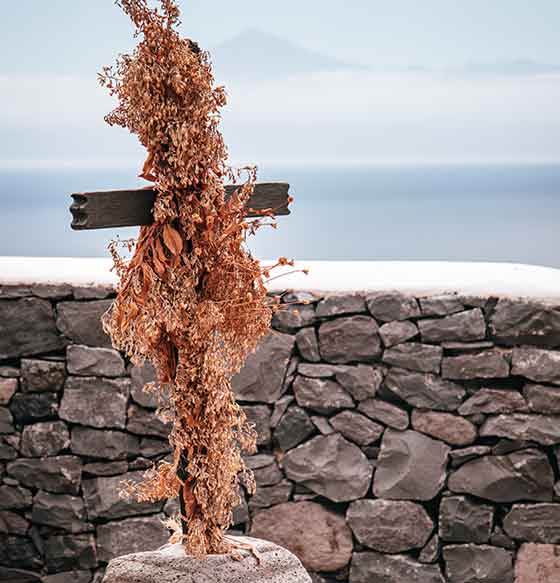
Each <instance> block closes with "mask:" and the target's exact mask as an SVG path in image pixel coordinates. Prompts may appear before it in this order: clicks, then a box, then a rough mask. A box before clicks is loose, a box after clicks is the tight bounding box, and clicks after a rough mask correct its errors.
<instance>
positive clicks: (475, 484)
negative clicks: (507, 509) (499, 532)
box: [448, 449, 554, 502]
mask: <svg viewBox="0 0 560 583" xmlns="http://www.w3.org/2000/svg"><path fill="white" fill-rule="evenodd" d="M553 486H554V474H553V472H552V468H551V466H550V463H549V461H548V458H547V456H546V455H545V454H544V453H542V452H540V451H537V450H533V449H528V450H524V451H518V452H515V453H512V454H509V455H506V456H493V455H488V456H485V457H482V458H480V459H477V460H474V461H472V462H468V463H466V464H464V465H462V466H461V467H460V468H459V469H458V470H456V471H455V472H454V473H453V474H451V477H450V478H449V482H448V487H449V489H450V490H451V491H452V492H457V493H460V494H472V495H473V496H477V497H479V498H484V499H486V500H492V501H493V502H515V501H517V500H536V501H543V502H547V501H550V500H552V487H553Z"/></svg>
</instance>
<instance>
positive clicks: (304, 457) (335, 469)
mask: <svg viewBox="0 0 560 583" xmlns="http://www.w3.org/2000/svg"><path fill="white" fill-rule="evenodd" d="M284 471H285V472H286V476H287V477H288V478H289V479H290V480H292V481H294V482H297V483H298V484H302V485H304V486H306V487H307V488H309V489H310V490H312V491H313V492H316V493H317V494H320V495H322V496H325V497H326V498H328V499H329V500H332V501H333V502H348V501H350V500H356V499H357V498H362V497H363V496H365V494H366V492H367V491H368V488H369V484H370V480H371V474H372V470H371V466H370V464H369V462H368V460H367V458H366V456H365V455H364V454H363V453H362V452H361V451H360V449H359V448H358V447H356V446H355V445H354V444H352V443H350V442H349V441H346V439H344V438H343V437H342V436H341V435H338V434H333V435H326V436H319V437H315V438H314V439H312V440H311V441H308V442H307V443H304V444H303V445H300V446H298V447H296V448H295V449H292V450H290V451H289V452H288V453H287V454H286V456H285V458H284Z"/></svg>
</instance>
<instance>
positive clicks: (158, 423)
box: [126, 403, 172, 439]
mask: <svg viewBox="0 0 560 583" xmlns="http://www.w3.org/2000/svg"><path fill="white" fill-rule="evenodd" d="M171 427H172V423H171V422H167V421H163V420H162V419H161V418H160V417H159V415H156V413H155V412H154V411H152V410H150V409H144V408H143V407H139V406H138V405H135V404H134V403H132V404H131V405H129V406H128V422H127V424H126V429H127V431H130V433H134V434H136V435H142V436H144V435H150V436H153V437H161V438H164V439H165V438H167V437H168V436H169V433H170V432H171Z"/></svg>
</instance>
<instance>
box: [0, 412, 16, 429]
mask: <svg viewBox="0 0 560 583" xmlns="http://www.w3.org/2000/svg"><path fill="white" fill-rule="evenodd" d="M13 432H14V418H13V417H12V413H11V412H10V409H7V408H6V407H0V434H4V435H5V434H8V433H13Z"/></svg>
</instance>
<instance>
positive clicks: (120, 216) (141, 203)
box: [70, 182, 290, 231]
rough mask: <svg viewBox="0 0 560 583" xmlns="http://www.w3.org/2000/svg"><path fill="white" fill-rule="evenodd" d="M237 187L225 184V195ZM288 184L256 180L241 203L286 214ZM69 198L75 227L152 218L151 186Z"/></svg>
mask: <svg viewBox="0 0 560 583" xmlns="http://www.w3.org/2000/svg"><path fill="white" fill-rule="evenodd" d="M237 188H239V186H237V185H228V186H226V198H229V197H231V195H232V194H233V193H234V192H235V190H236V189H237ZM289 188H290V185H289V184H286V183H284V182H266V183H259V184H256V185H255V190H254V192H253V195H252V196H251V198H250V199H249V201H248V202H247V204H246V205H245V207H246V208H248V209H254V210H255V211H262V210H265V209H274V214H275V215H289V214H290V210H289V209H288V204H289V196H288V190H289ZM72 198H73V199H74V202H73V203H72V205H71V207H70V212H71V213H72V229H74V230H76V231H80V230H85V229H106V228H109V227H134V226H138V225H149V224H151V223H153V222H154V219H153V216H152V208H153V206H154V201H155V192H154V190H153V189H152V188H139V189H135V190H109V191H105V192H83V193H76V194H72ZM248 216H249V217H258V216H260V214H259V213H258V212H254V213H252V212H250V213H249V215H248Z"/></svg>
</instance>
